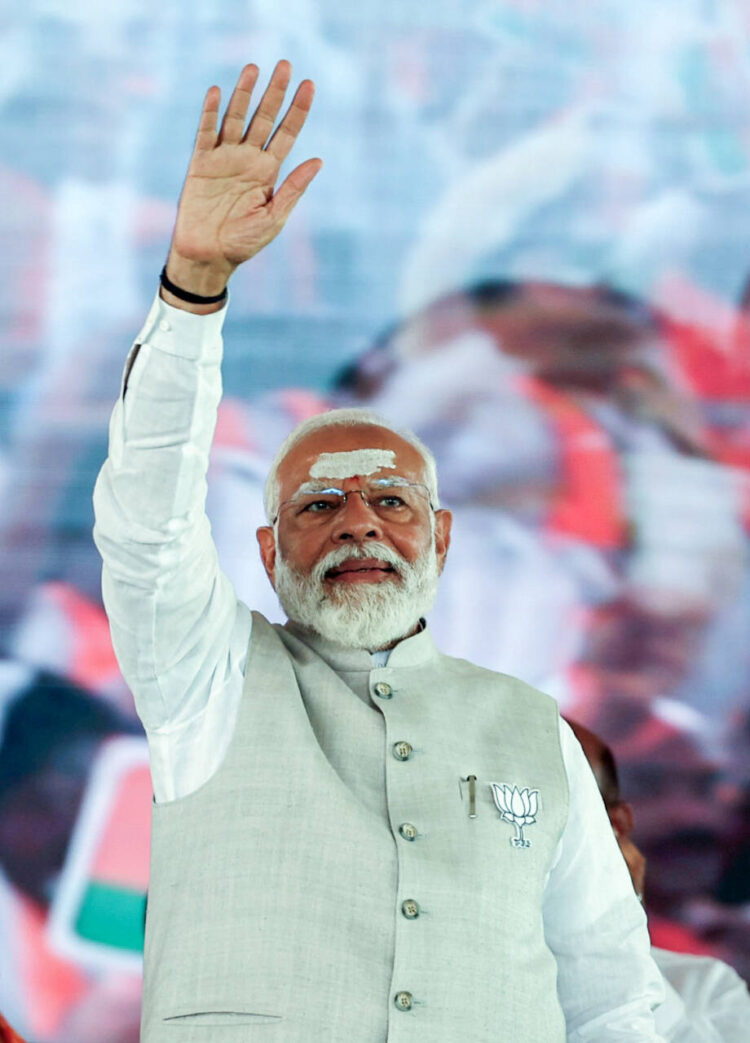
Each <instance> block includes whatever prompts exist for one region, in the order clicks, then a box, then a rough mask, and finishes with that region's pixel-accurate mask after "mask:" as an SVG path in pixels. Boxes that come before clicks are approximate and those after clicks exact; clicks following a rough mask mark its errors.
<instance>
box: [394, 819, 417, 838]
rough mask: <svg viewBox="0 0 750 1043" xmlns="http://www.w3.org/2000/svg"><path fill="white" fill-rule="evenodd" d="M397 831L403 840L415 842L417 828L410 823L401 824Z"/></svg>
mask: <svg viewBox="0 0 750 1043" xmlns="http://www.w3.org/2000/svg"><path fill="white" fill-rule="evenodd" d="M398 831H399V833H400V834H401V836H402V837H403V838H404V840H416V837H417V827H416V826H413V825H412V824H411V822H402V823H401V825H400V826H399V827H398Z"/></svg>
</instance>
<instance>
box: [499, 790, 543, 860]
mask: <svg viewBox="0 0 750 1043" xmlns="http://www.w3.org/2000/svg"><path fill="white" fill-rule="evenodd" d="M490 785H491V786H492V796H493V797H494V798H495V804H496V805H497V810H498V811H499V812H500V814H501V815H502V816H503V818H504V819H505V821H506V822H512V823H513V825H514V826H515V827H516V835H515V836H514V837H511V841H510V842H511V844H512V845H513V847H531V841H530V840H526V838H525V837H524V835H523V829H524V826H530V825H532V823H534V822H536V813H537V810H538V808H539V790H538V789H529V787H528V786H524V787H523V789H519V788H518V786H508V785H506V783H504V782H503V783H499V782H491V783H490Z"/></svg>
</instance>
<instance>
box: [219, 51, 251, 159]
mask: <svg viewBox="0 0 750 1043" xmlns="http://www.w3.org/2000/svg"><path fill="white" fill-rule="evenodd" d="M257 79H258V66H257V65H246V66H245V68H244V69H243V70H242V72H241V73H240V75H239V78H238V80H237V86H236V87H235V88H234V91H233V92H232V97H231V98H230V99H229V104H228V105H227V111H226V112H225V113H224V119H223V120H222V121H221V130H220V132H219V141H227V142H229V143H231V144H237V142H238V141H241V140H242V135H243V134H244V133H245V119H246V118H247V109H248V106H249V104H250V97H251V95H252V93H253V88H254V87H255V84H256V81H257Z"/></svg>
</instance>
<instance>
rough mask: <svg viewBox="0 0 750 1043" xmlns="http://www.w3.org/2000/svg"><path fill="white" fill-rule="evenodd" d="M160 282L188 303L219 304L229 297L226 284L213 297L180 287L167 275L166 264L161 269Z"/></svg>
mask: <svg viewBox="0 0 750 1043" xmlns="http://www.w3.org/2000/svg"><path fill="white" fill-rule="evenodd" d="M159 282H160V283H161V284H162V286H163V287H164V289H165V290H169V292H170V293H173V294H174V295H175V297H179V298H180V300H181V301H187V303H188V304H218V303H219V301H225V300H226V299H227V288H226V286H225V287H224V289H223V290H222V291H221V293H217V294H215V295H214V296H213V297H201V295H200V294H199V293H190V291H189V290H182V289H180V287H179V286H175V284H174V283H173V282H172V281H171V280H170V278H169V276H168V275H167V266H166V264H165V265H164V267H163V268H162V270H161V275H160V276H159Z"/></svg>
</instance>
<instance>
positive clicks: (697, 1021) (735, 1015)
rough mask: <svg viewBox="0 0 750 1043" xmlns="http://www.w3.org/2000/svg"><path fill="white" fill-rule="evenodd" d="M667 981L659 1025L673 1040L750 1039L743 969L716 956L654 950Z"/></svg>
mask: <svg viewBox="0 0 750 1043" xmlns="http://www.w3.org/2000/svg"><path fill="white" fill-rule="evenodd" d="M651 955H652V956H653V958H654V960H655V961H656V965H657V967H658V968H659V970H660V971H661V973H662V975H663V976H664V979H665V981H666V983H667V990H666V998H665V1000H664V1003H663V1004H662V1005H661V1006H660V1007H659V1008H658V1009H657V1011H656V1025H657V1028H658V1029H659V1032H660V1033H661V1034H662V1036H663V1037H664V1039H666V1040H668V1043H746V1041H747V1039H748V1036H750V993H748V990H747V985H746V984H745V982H744V981H743V980H742V978H740V976H739V974H737V972H736V971H735V970H733V969H732V968H731V967H730V966H729V965H728V964H726V963H724V962H723V961H722V960H717V959H714V958H713V957H712V956H694V955H691V954H688V953H677V952H668V951H667V950H666V949H657V948H653V947H652V949H651Z"/></svg>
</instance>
